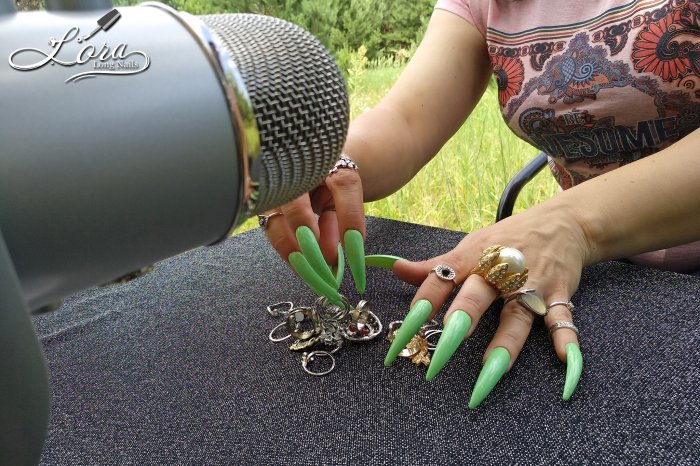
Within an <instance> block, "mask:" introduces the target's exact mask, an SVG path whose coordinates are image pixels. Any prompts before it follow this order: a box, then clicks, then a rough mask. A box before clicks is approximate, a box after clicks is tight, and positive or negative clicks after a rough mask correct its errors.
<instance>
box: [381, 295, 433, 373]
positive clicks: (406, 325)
mask: <svg viewBox="0 0 700 466" xmlns="http://www.w3.org/2000/svg"><path fill="white" fill-rule="evenodd" d="M432 312H433V305H432V304H430V301H428V300H427V299H421V300H420V301H416V303H415V304H414V305H413V307H412V308H411V310H410V311H408V314H406V317H404V319H403V323H402V324H401V327H399V329H398V330H397V331H396V334H394V341H392V342H391V346H390V347H389V351H388V352H387V354H386V358H384V365H385V366H390V365H391V363H393V362H394V360H395V359H396V357H397V356H398V355H399V353H400V352H401V350H403V349H404V348H405V347H406V345H407V344H408V342H409V341H411V338H413V336H414V335H415V334H416V333H418V330H420V328H421V326H422V325H423V324H424V323H426V322H427V320H428V318H429V317H430V314H431V313H432Z"/></svg>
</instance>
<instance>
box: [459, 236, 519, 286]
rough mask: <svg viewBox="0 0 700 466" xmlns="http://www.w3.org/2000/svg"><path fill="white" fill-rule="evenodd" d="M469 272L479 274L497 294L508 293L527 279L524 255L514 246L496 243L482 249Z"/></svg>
mask: <svg viewBox="0 0 700 466" xmlns="http://www.w3.org/2000/svg"><path fill="white" fill-rule="evenodd" d="M471 273H473V274H476V275H480V276H481V277H482V278H483V279H484V280H486V281H487V282H488V283H489V284H490V285H491V286H492V287H494V288H495V289H496V291H498V293H499V294H505V293H510V292H511V291H515V290H517V289H518V288H521V287H522V286H523V285H524V284H525V282H526V281H527V267H525V256H524V255H523V253H522V252H520V251H518V250H517V249H515V248H507V247H504V246H501V245H500V244H496V245H494V246H491V247H488V248H486V249H484V252H483V253H482V254H481V257H480V258H479V262H477V264H476V267H474V269H473V270H472V271H471Z"/></svg>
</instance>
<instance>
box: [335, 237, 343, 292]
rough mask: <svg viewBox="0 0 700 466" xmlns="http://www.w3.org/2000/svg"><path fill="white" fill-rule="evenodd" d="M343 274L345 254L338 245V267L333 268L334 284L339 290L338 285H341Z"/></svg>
mask: <svg viewBox="0 0 700 466" xmlns="http://www.w3.org/2000/svg"><path fill="white" fill-rule="evenodd" d="M344 273H345V252H343V246H342V245H341V244H340V243H338V265H337V266H336V268H335V283H336V284H337V285H338V288H337V289H340V284H341V283H343V274H344Z"/></svg>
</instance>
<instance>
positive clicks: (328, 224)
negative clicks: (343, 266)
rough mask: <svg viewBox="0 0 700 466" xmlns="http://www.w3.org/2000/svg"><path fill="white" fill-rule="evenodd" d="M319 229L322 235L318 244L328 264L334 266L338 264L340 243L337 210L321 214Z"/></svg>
mask: <svg viewBox="0 0 700 466" xmlns="http://www.w3.org/2000/svg"><path fill="white" fill-rule="evenodd" d="M318 228H319V231H320V235H321V236H320V237H319V240H318V244H319V246H320V247H321V252H322V253H323V258H324V259H325V260H326V263H327V264H330V265H331V266H334V265H336V264H338V243H340V233H338V215H337V214H336V212H335V210H333V209H329V210H325V211H323V212H321V214H320V215H319V217H318Z"/></svg>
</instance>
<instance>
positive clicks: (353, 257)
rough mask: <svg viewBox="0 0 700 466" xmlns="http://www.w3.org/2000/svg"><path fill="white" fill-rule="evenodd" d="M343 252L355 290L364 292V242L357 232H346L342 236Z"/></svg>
mask: <svg viewBox="0 0 700 466" xmlns="http://www.w3.org/2000/svg"><path fill="white" fill-rule="evenodd" d="M344 239H345V250H346V251H347V253H348V264H349V265H350V272H352V278H353V279H354V280H355V288H357V291H359V292H360V293H364V292H365V288H366V286H367V276H366V275H365V240H364V239H362V234H361V233H360V232H359V231H357V230H348V231H346V232H345V235H344Z"/></svg>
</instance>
